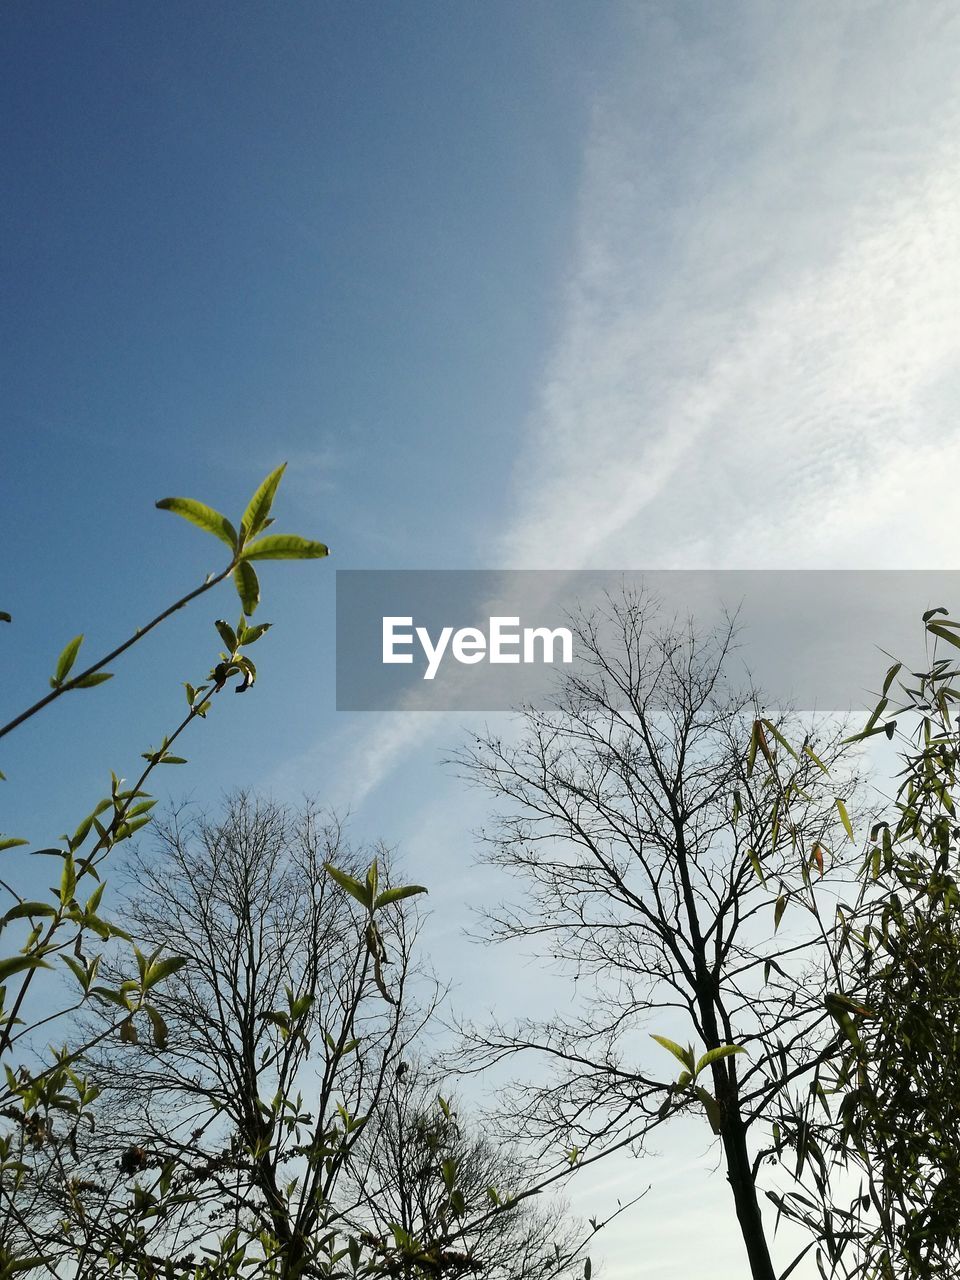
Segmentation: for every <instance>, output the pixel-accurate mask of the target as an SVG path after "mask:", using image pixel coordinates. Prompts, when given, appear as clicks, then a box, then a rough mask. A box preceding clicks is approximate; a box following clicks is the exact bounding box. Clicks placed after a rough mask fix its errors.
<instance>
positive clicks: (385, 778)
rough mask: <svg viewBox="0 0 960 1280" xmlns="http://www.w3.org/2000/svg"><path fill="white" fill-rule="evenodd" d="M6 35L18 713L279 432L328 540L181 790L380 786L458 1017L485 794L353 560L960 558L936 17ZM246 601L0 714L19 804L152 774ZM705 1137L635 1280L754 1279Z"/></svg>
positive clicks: (7, 502) (273, 601)
mask: <svg viewBox="0 0 960 1280" xmlns="http://www.w3.org/2000/svg"><path fill="white" fill-rule="evenodd" d="M0 23H2V33H3V36H2V41H0V58H2V76H0V134H2V138H0V154H2V156H3V167H4V173H3V176H4V181H3V184H2V185H3V195H2V206H0V207H2V224H0V226H2V232H0V263H2V268H0V269H2V277H3V306H2V308H0V324H2V326H3V330H2V335H0V339H2V341H0V361H2V373H0V381H2V388H3V410H4V412H3V419H2V426H0V432H2V435H0V440H2V446H0V447H2V452H0V477H2V487H3V502H4V516H5V520H4V524H5V538H6V554H5V556H4V560H3V567H2V571H0V607H2V608H5V609H8V610H9V611H10V612H11V613H13V615H14V624H13V626H10V627H4V628H3V629H2V633H0V644H2V646H3V661H4V670H5V671H6V672H7V673H8V675H7V677H6V679H5V680H4V681H3V685H2V692H0V696H2V700H3V710H6V709H8V708H9V710H10V711H14V710H16V709H19V707H20V706H21V705H22V703H23V702H24V701H25V700H27V699H28V698H30V697H32V696H33V691H34V690H36V691H37V692H38V693H39V692H42V690H43V688H44V686H45V683H46V678H47V676H48V675H49V673H50V670H51V669H52V665H53V662H54V660H55V657H56V654H57V652H58V651H59V649H60V648H61V647H62V645H63V643H64V642H65V641H66V640H67V639H69V638H70V637H71V636H72V635H74V634H76V633H77V632H80V631H83V632H85V633H86V635H87V637H88V639H87V644H88V646H89V647H90V650H91V651H94V650H97V649H99V648H102V647H104V646H106V645H108V644H109V643H110V642H111V641H112V640H115V639H116V638H118V637H120V636H122V635H125V634H126V633H127V631H129V629H130V628H131V627H133V626H136V625H138V624H139V623H141V622H143V621H144V620H146V619H147V618H149V617H150V616H152V613H153V612H155V611H156V610H157V609H158V608H159V607H161V606H162V605H164V604H165V603H167V602H168V601H169V600H170V599H171V598H172V597H173V596H174V595H176V594H178V593H179V592H180V591H182V590H184V589H186V588H188V587H190V586H192V585H194V584H195V583H196V582H197V581H199V579H200V578H201V577H202V576H203V574H204V573H206V572H207V571H208V570H210V569H213V568H216V567H217V566H218V564H219V557H218V552H217V547H216V544H215V543H214V542H212V541H208V540H205V538H204V536H203V535H202V534H200V533H199V532H198V531H196V530H193V529H192V528H189V527H187V526H186V525H183V526H181V525H179V524H178V522H177V521H176V520H175V519H174V518H173V517H171V516H170V515H167V514H164V513H160V512H156V511H155V510H154V509H153V502H154V500H155V499H157V498H159V497H162V496H164V495H167V494H188V495H191V496H197V497H200V498H203V499H205V500H207V501H209V502H211V503H213V504H214V505H217V506H220V507H221V508H222V509H225V510H227V512H228V514H235V513H237V512H238V511H239V510H240V509H241V507H242V504H243V503H244V501H245V499H246V497H247V496H248V493H249V492H250V491H251V490H252V488H253V487H254V485H255V484H256V483H257V481H258V480H259V479H260V478H261V476H262V475H263V474H264V473H265V472H266V471H267V470H269V469H270V468H271V467H272V466H274V465H275V464H276V463H277V462H278V461H280V460H281V459H284V458H286V459H289V462H290V471H289V476H288V478H287V479H286V480H285V482H284V486H283V489H282V490H281V495H280V498H279V499H278V504H277V513H278V517H279V524H278V528H279V527H280V526H281V525H282V526H283V527H286V528H289V529H291V530H294V531H297V532H302V533H305V534H309V535H313V536H317V537H320V538H323V539H325V540H326V541H328V542H329V543H330V545H331V547H332V548H333V551H334V557H333V559H331V561H329V562H326V563H320V564H311V565H300V566H296V565H294V566H290V565H277V566H266V569H265V572H264V575H263V579H264V586H265V591H264V596H265V603H264V605H263V609H262V612H263V616H264V618H265V619H270V620H273V621H274V622H275V623H276V624H277V627H276V630H275V631H273V632H272V633H271V634H270V636H268V637H267V638H266V639H265V640H264V641H263V642H262V646H261V647H260V653H259V655H258V656H259V661H260V662H261V663H262V670H263V678H262V682H261V684H260V686H258V688H257V690H256V691H255V692H254V693H252V694H251V695H250V696H249V697H244V698H242V699H241V698H232V697H231V698H230V699H226V700H224V701H225V705H224V706H223V707H219V708H218V709H217V712H216V714H215V716H214V717H212V719H211V721H210V722H209V723H208V724H206V725H205V726H203V732H202V733H201V734H198V735H197V736H196V738H195V739H194V741H193V742H192V743H191V744H189V746H188V747H187V748H186V750H185V754H188V755H189V756H190V757H191V767H190V769H189V771H183V772H182V773H178V774H177V775H176V777H175V778H170V779H168V785H169V787H170V793H171V794H174V795H183V794H184V793H187V794H190V795H193V796H194V797H195V798H197V799H201V800H202V799H205V798H207V797H209V796H216V795H218V794H219V791H220V789H221V788H222V787H224V786H226V785H229V784H232V783H235V782H236V783H247V784H259V785H264V786H268V787H270V788H271V789H272V790H273V791H274V792H275V793H276V794H279V795H281V796H289V797H295V796H296V795H297V794H298V793H300V792H301V791H303V790H310V791H314V792H317V793H318V794H320V795H321V796H324V795H326V796H329V798H330V799H331V800H332V801H334V802H335V803H337V804H338V805H340V806H347V805H350V806H352V808H353V810H354V813H355V818H354V822H355V827H356V829H357V832H358V834H360V835H367V836H370V837H375V836H383V837H384V838H385V839H387V840H388V841H391V842H392V841H398V842H399V843H400V844H401V848H402V851H403V855H404V857H405V859H406V862H407V864H408V865H409V866H411V868H413V869H415V870H416V872H417V876H418V878H422V879H425V880H426V881H427V882H428V883H429V884H430V885H431V889H432V894H433V901H434V904H435V906H437V907H438V911H437V917H438V918H437V922H436V924H435V925H434V926H432V927H433V933H432V934H428V941H429V942H430V945H431V946H432V947H433V949H434V951H435V954H436V955H437V956H439V957H440V960H441V962H442V964H443V965H444V966H445V967H446V968H447V970H448V971H449V972H450V973H451V975H452V976H453V977H454V979H455V980H456V981H457V982H459V983H460V984H461V992H462V993H463V998H464V999H465V1000H466V999H468V998H470V996H471V994H472V993H473V992H474V991H475V987H474V986H471V984H472V983H473V984H475V983H476V982H477V973H476V970H477V966H476V960H475V957H474V956H473V954H472V953H471V952H470V951H469V947H468V944H467V943H466V942H465V941H464V940H463V939H462V936H461V933H460V930H461V927H462V923H463V919H464V911H463V905H464V899H465V898H466V897H467V896H468V895H469V894H473V893H477V894H479V893H482V892H487V891H492V889H491V886H490V885H489V883H488V881H487V880H485V879H484V878H483V876H482V875H480V873H478V872H475V871H472V870H470V862H471V857H472V841H471V835H470V830H471V826H472V825H475V824H476V823H478V822H479V821H481V820H482V813H483V810H482V804H481V802H480V801H479V800H478V799H477V798H476V797H474V796H469V797H467V796H464V794H463V793H462V791H461V790H459V789H458V786H457V784H456V783H455V782H454V781H453V780H452V779H450V778H449V777H448V776H447V775H445V774H444V773H443V772H442V771H441V770H440V769H439V767H438V764H437V761H438V757H439V755H440V754H441V753H442V752H443V751H444V750H445V749H448V748H449V746H450V745H451V742H453V741H455V740H456V737H457V733H458V728H457V725H456V724H455V723H450V722H447V721H445V720H444V721H441V720H438V718H436V717H428V718H426V719H425V718H424V717H422V716H421V717H417V716H401V715H394V716H384V717H377V716H374V715H372V714H369V715H358V716H346V715H341V716H337V715H336V713H335V712H334V710H333V657H334V655H333V581H334V579H333V570H334V568H335V567H336V566H338V565H339V566H342V567H370V568H373V567H376V568H392V567H409V568H420V567H423V568H445V567H487V568H496V567H507V566H510V567H517V568H541V567H542V568H547V567H549V568H581V567H602V568H619V567H621V566H622V567H628V568H631V569H637V568H673V567H684V568H760V567H764V568H786V567H807V568H812V567H817V568H840V567H843V568H946V567H952V565H953V564H954V562H955V552H954V549H953V548H954V546H955V532H954V520H953V515H952V509H953V489H954V488H955V485H954V484H953V482H952V477H953V476H954V475H955V474H956V468H957V465H958V463H960V435H958V430H957V426H956V404H957V392H958V388H960V360H958V338H957V335H958V334H960V305H958V298H960V237H958V236H957V234H956V228H957V213H956V211H957V208H958V198H960V144H958V141H957V139H958V138H960V87H958V82H957V79H956V73H955V69H956V65H957V62H958V55H960V29H958V28H960V17H958V15H957V13H956V11H955V9H954V7H953V6H952V5H951V4H947V3H941V2H940V0H898V2H897V3H894V2H893V0H890V2H884V3H868V2H866V0H863V2H861V0H845V3H841V4H836V3H831V4H827V3H824V2H821V0H814V2H811V3H809V4H805V5H803V6H790V7H787V6H782V5H777V4H773V3H746V2H737V3H731V4H729V5H723V6H718V5H713V4H710V3H709V2H708V0H698V2H697V3H692V2H689V3H688V2H682V0H678V2H676V3H667V2H666V0H664V2H663V3H653V2H651V3H640V2H630V0H623V2H622V3H613V2H610V3H588V2H587V0H577V2H576V3H573V2H570V0H550V2H549V3H547V2H546V0H524V2H523V3H522V4H516V3H506V2H504V3H501V2H498V0H486V2H485V3H483V4H467V3H456V4H450V3H427V2H426V0H417V2H416V3H407V4H401V3H396V2H395V0H394V2H393V3H386V2H385V0H366V2H365V3H363V4H350V3H346V2H343V3H329V2H325V3H320V2H318V3H309V4H307V3H288V4H285V5H284V6H282V7H278V6H268V5H266V4H249V3H243V4H239V3H236V4H229V5H228V4H225V3H216V4H207V5H202V6H194V5H186V4H180V3H165V4H163V5H153V6H149V5H145V4H132V3H128V4H114V3H103V4H98V5H96V6H84V7H78V6H76V5H73V4H68V3H49V4H45V5H43V6H31V5H21V6H7V7H6V8H5V9H4V11H3V15H2V18H0ZM271 570H272V571H271ZM234 612H235V607H234V605H233V602H232V601H231V600H230V597H229V594H228V593H224V595H223V596H222V597H221V598H220V600H219V601H217V602H215V603H209V604H208V603H207V602H204V603H203V604H201V606H200V607H199V608H198V609H196V610H195V611H194V612H193V613H192V614H190V615H184V616H182V617H178V618H177V619H176V620H175V621H174V622H173V623H172V624H171V625H170V626H169V627H167V628H166V629H165V631H164V633H163V634H162V636H161V637H151V638H150V639H148V640H147V641H145V642H144V644H143V646H142V647H141V648H140V649H139V650H138V651H137V656H136V657H134V658H132V659H131V660H129V661H128V662H127V663H126V664H125V665H123V666H121V667H119V668H118V675H117V679H115V680H114V681H113V682H112V683H111V684H110V685H108V686H106V687H105V688H103V689H101V690H97V691H95V692H90V693H77V694H76V695H74V697H73V698H72V699H70V700H69V703H67V701H66V700H65V701H64V703H63V704H60V705H58V706H56V707H55V708H54V709H53V710H52V711H51V712H49V713H48V714H47V715H46V716H45V717H44V718H42V719H40V720H38V721H36V722H34V723H33V724H31V725H30V726H28V727H25V728H24V730H23V731H22V732H21V733H19V734H17V735H16V736H14V737H12V738H11V739H10V740H9V746H7V743H6V742H5V743H4V744H3V746H4V748H5V750H4V751H3V753H2V760H0V767H2V768H3V769H4V771H5V772H6V773H7V774H8V777H9V778H10V781H9V782H8V783H7V784H6V786H5V788H4V794H3V797H2V799H3V816H2V822H0V825H2V827H3V829H4V830H5V831H7V832H10V833H16V834H23V835H26V836H29V837H30V838H32V839H35V840H37V841H48V840H49V839H51V838H52V837H54V836H56V835H57V834H58V833H59V832H60V831H61V830H62V829H64V828H65V827H66V826H68V825H72V823H73V822H75V821H76V818H77V816H78V815H79V813H80V812H83V811H85V809H86V808H88V807H89V804H88V801H89V802H92V800H93V799H95V798H96V797H97V796H98V795H99V794H100V790H101V788H102V785H103V780H104V778H105V776H106V773H107V771H108V770H109V769H110V768H111V767H113V768H115V769H117V771H118V772H121V773H126V774H128V775H129V773H130V771H131V769H132V767H133V765H134V764H135V762H136V760H137V758H138V753H139V751H140V750H142V749H144V748H145V747H146V746H148V745H150V744H151V743H152V742H154V741H156V740H157V738H158V737H159V736H160V734H161V733H162V732H163V731H164V729H165V728H166V727H167V726H168V725H169V724H170V723H171V722H172V718H173V716H174V715H175V714H176V713H177V712H178V711H179V709H180V706H181V699H182V690H181V689H180V688H179V683H178V682H179V681H181V680H184V679H193V678H195V677H197V676H202V675H203V674H204V672H205V671H206V669H207V667H208V666H209V663H210V660H211V658H212V656H213V654H214V652H215V650H216V648H217V647H218V645H217V643H216V640H215V636H214V633H213V630H212V627H211V626H210V622H211V621H212V619H213V617H215V616H218V615H220V614H223V613H226V615H227V616H228V617H229V616H232V614H233V613H234ZM871 674H872V673H871ZM869 679H870V675H869V674H868V675H867V676H865V682H867V681H869ZM4 718H5V717H4ZM169 773H170V774H174V773H175V771H174V770H170V771H169ZM12 856H15V855H12ZM502 968H503V972H504V975H505V981H509V980H510V971H509V967H508V966H507V965H506V963H504V965H503V966H502ZM489 972H493V970H490V971H489ZM524 972H525V974H527V975H528V976H529V982H530V989H531V991H533V990H535V989H536V988H537V982H538V975H537V973H536V970H535V968H530V969H527V970H524ZM702 1156H703V1149H702V1147H699V1146H697V1143H696V1141H693V1142H692V1144H691V1145H689V1147H685V1148H683V1150H682V1152H681V1153H680V1155H678V1156H675V1157H672V1158H670V1159H668V1161H667V1164H666V1166H664V1167H665V1168H667V1169H669V1173H668V1174H667V1175H663V1174H662V1173H661V1172H660V1171H659V1170H658V1169H656V1168H650V1169H649V1170H646V1169H645V1170H643V1171H642V1172H640V1173H637V1171H636V1170H633V1171H628V1172H627V1173H623V1174H621V1173H618V1174H617V1175H616V1176H617V1178H622V1179H625V1181H624V1182H623V1184H622V1185H626V1183H627V1182H630V1181H631V1180H636V1179H637V1178H639V1179H640V1180H642V1181H647V1180H655V1181H657V1180H659V1181H660V1182H661V1185H663V1186H664V1187H665V1188H666V1190H665V1191H663V1192H662V1195H661V1199H660V1200H658V1201H655V1202H654V1201H651V1202H650V1203H651V1204H653V1205H654V1208H653V1209H647V1210H645V1208H644V1206H643V1205H641V1206H640V1209H638V1211H637V1215H636V1216H635V1217H634V1218H633V1219H632V1220H631V1224H630V1227H629V1229H628V1228H626V1227H624V1228H622V1229H621V1228H620V1227H619V1226H618V1228H617V1230H618V1232H619V1233H620V1234H618V1235H611V1236H610V1239H609V1241H608V1243H607V1254H608V1259H609V1261H608V1272H607V1274H608V1275H609V1276H610V1277H611V1280H618V1277H625V1276H627V1275H629V1276H637V1275H643V1276H644V1277H667V1276H672V1275H674V1274H676V1273H677V1271H678V1270H679V1269H680V1267H681V1266H683V1265H686V1264H687V1263H688V1262H689V1263H690V1264H691V1265H692V1264H693V1263H694V1262H695V1261H696V1260H697V1258H698V1257H699V1256H702V1250H703V1237H704V1234H705V1233H710V1234H711V1239H713V1233H714V1232H715V1231H716V1232H717V1235H716V1241H717V1243H716V1245H715V1247H714V1245H711V1250H712V1253H713V1254H714V1255H715V1258H716V1267H717V1268H718V1269H715V1270H714V1272H713V1274H714V1276H715V1277H717V1280H733V1278H734V1277H736V1276H739V1275H740V1274H741V1272H740V1270H739V1267H740V1262H739V1253H738V1251H737V1245H736V1240H735V1238H732V1237H731V1240H732V1243H730V1245H729V1247H728V1245H727V1243H726V1242H727V1238H728V1236H730V1233H729V1230H728V1209H727V1206H726V1203H725V1199H724V1192H725V1189H724V1187H723V1185H722V1180H721V1179H720V1178H718V1177H714V1178H713V1179H712V1180H709V1179H706V1178H703V1177H701V1176H700V1175H699V1174H698V1175H697V1179H698V1181H697V1183H696V1185H697V1186H698V1187H700V1186H701V1185H702V1186H703V1187H704V1190H703V1198H702V1199H700V1200H698V1201H697V1203H696V1205H694V1206H691V1205H690V1203H689V1200H688V1199H687V1197H686V1189H688V1188H689V1185H690V1184H689V1181H688V1177H689V1175H688V1172H687V1169H688V1166H689V1165H691V1163H696V1162H698V1161H700V1162H701V1163H702ZM709 1163H710V1161H709V1156H708V1157H706V1165H709ZM671 1179H672V1181H671ZM616 1185H617V1186H619V1185H621V1184H620V1183H617V1184H616ZM671 1188H673V1191H671ZM597 1194H598V1195H600V1193H599V1192H598V1193H597ZM604 1194H606V1193H604ZM616 1194H620V1192H619V1191H617V1192H616ZM671 1196H673V1199H671ZM602 1199H603V1197H602V1195H600V1199H599V1200H597V1201H596V1202H590V1204H589V1206H588V1208H589V1211H593V1210H594V1209H595V1208H597V1209H600V1210H601V1211H602V1209H603V1203H602ZM636 1239H642V1240H643V1241H644V1251H643V1261H642V1263H639V1262H638V1261H637V1258H636V1245H635V1241H636ZM685 1250H686V1252H684V1251H685ZM638 1267H639V1269H638ZM724 1267H726V1268H727V1270H723V1268H724ZM797 1274H798V1275H799V1274H800V1273H799V1272H798V1273H797Z"/></svg>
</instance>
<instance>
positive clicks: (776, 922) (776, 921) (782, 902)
mask: <svg viewBox="0 0 960 1280" xmlns="http://www.w3.org/2000/svg"><path fill="white" fill-rule="evenodd" d="M786 909H787V900H786V898H785V897H784V895H783V894H781V895H780V897H779V898H778V899H777V903H776V906H775V907H774V908H773V931H774V933H776V931H777V930H778V929H779V928H780V921H781V920H782V919H783V913H784V911H786Z"/></svg>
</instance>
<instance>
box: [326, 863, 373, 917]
mask: <svg viewBox="0 0 960 1280" xmlns="http://www.w3.org/2000/svg"><path fill="white" fill-rule="evenodd" d="M323 868H324V870H325V871H326V873H327V875H328V876H329V877H330V879H331V880H335V881H336V883H337V884H338V885H339V886H340V888H341V889H345V890H346V892H347V893H349V894H350V896H351V897H352V898H356V900H357V901H358V902H360V903H362V904H363V906H365V907H369V906H370V902H371V895H370V893H369V891H368V890H367V888H366V886H365V885H362V884H361V883H360V881H359V880H354V878H353V876H348V875H347V873H346V872H345V871H341V870H340V868H339V867H335V866H334V865H333V863H332V862H325V863H324V864H323Z"/></svg>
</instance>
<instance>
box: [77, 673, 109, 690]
mask: <svg viewBox="0 0 960 1280" xmlns="http://www.w3.org/2000/svg"><path fill="white" fill-rule="evenodd" d="M112 679H113V672H112V671H92V672H91V673H90V675H88V676H84V677H83V678H82V679H81V680H77V681H76V683H75V684H74V686H73V687H74V688H75V689H93V688H94V687H95V686H96V685H98V684H106V682H107V681H108V680H112Z"/></svg>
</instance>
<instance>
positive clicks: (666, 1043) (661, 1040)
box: [650, 1035, 694, 1071]
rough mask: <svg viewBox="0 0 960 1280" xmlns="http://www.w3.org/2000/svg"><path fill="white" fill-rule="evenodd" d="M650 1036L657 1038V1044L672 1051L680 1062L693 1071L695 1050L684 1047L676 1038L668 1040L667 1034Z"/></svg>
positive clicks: (653, 1038)
mask: <svg viewBox="0 0 960 1280" xmlns="http://www.w3.org/2000/svg"><path fill="white" fill-rule="evenodd" d="M650 1038H651V1039H652V1040H656V1042H657V1044H659V1045H662V1046H663V1047H664V1049H667V1050H668V1051H669V1052H670V1053H672V1054H673V1056H674V1057H675V1058H676V1059H677V1060H678V1062H681V1063H682V1064H683V1065H684V1066H685V1067H687V1068H688V1069H689V1070H690V1071H693V1069H694V1067H693V1052H692V1051H691V1050H690V1049H684V1048H682V1047H681V1046H680V1045H678V1044H677V1042H676V1041H675V1040H668V1039H667V1037H666V1036H655V1035H651V1037H650Z"/></svg>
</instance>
